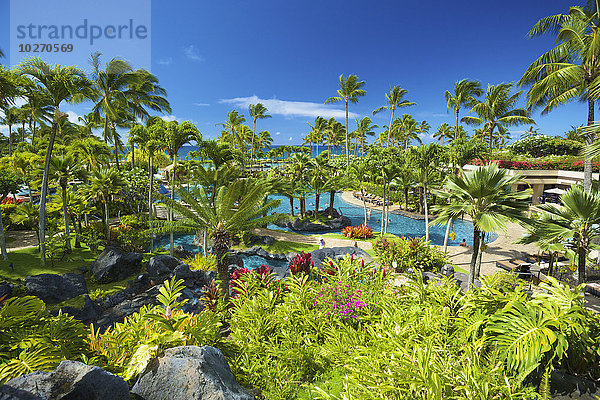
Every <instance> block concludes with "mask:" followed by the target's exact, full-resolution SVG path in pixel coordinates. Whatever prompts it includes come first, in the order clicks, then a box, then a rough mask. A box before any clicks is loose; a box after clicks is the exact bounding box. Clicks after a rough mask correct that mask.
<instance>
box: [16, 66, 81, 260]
mask: <svg viewBox="0 0 600 400" xmlns="http://www.w3.org/2000/svg"><path fill="white" fill-rule="evenodd" d="M17 71H18V72H19V74H20V75H25V76H29V77H31V78H33V79H34V80H35V81H36V82H37V83H39V90H40V92H41V93H43V95H44V96H45V97H47V98H48V99H49V101H50V103H51V106H52V108H53V111H54V116H53V119H52V129H51V132H50V138H49V142H48V147H47V150H46V158H45V161H44V174H43V177H42V188H41V199H40V204H42V205H44V204H46V196H47V193H48V179H49V171H50V160H51V158H52V150H53V148H54V140H55V138H56V130H57V126H58V124H59V122H60V120H61V119H62V118H64V117H65V116H64V114H61V112H60V104H61V103H62V102H63V101H74V100H77V98H78V97H81V96H80V95H82V94H83V95H85V94H87V93H88V88H89V87H90V82H89V81H88V80H87V78H86V77H85V74H84V73H83V71H81V70H80V69H79V68H76V67H65V66H61V65H58V64H57V65H54V66H52V67H51V66H49V65H48V64H47V63H46V62H44V61H42V59H40V58H33V59H29V60H25V61H23V62H22V63H21V64H19V65H18V66H17ZM76 96H77V97H76ZM39 212H40V216H39V225H40V226H39V235H40V264H41V265H42V266H43V265H45V262H46V259H45V258H46V247H45V240H46V233H45V232H46V230H45V224H46V207H40V210H39Z"/></svg>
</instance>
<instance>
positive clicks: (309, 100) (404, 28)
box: [0, 0, 587, 144]
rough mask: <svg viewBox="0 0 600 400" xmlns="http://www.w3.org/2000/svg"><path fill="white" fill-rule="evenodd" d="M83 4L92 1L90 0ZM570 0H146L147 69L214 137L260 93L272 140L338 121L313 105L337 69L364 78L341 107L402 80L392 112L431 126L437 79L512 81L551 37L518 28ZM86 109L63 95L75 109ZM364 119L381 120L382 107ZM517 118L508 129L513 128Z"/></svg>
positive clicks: (290, 140) (579, 115) (558, 116)
mask: <svg viewBox="0 0 600 400" xmlns="http://www.w3.org/2000/svg"><path fill="white" fill-rule="evenodd" d="M23 1H27V0H23ZM124 2H125V3H126V2H127V0H124ZM60 3H61V1H60V0H57V1H55V2H53V4H60ZM0 4H1V6H0V16H1V17H0V48H2V49H3V50H4V51H5V52H8V48H9V43H8V42H9V28H8V22H9V21H8V18H9V17H8V14H9V12H8V11H9V6H8V4H9V1H8V0H0ZM89 4H90V6H89V7H90V12H94V10H93V9H92V8H91V7H98V6H97V5H96V3H93V2H91V1H90V2H89ZM576 4H583V2H581V1H579V2H578V1H575V0H570V1H564V0H554V1H551V2H550V1H547V0H546V1H543V0H527V1H517V0H508V1H494V2H489V1H485V2H484V1H455V2H448V1H439V0H435V1H428V2H417V1H406V0H404V1H397V0H396V1H387V0H386V1H366V0H363V1H358V0H346V1H338V0H334V1H302V2H284V1H270V0H269V1H255V2H249V1H219V2H217V1H210V2H209V1H189V0H174V1H153V2H152V5H151V6H152V13H151V15H152V20H151V40H152V42H151V49H152V52H151V60H152V72H153V73H154V74H156V75H157V76H158V78H159V79H160V82H161V84H162V85H163V86H164V87H165V88H166V89H167V91H168V94H169V96H168V98H169V101H170V102H171V105H172V107H173V113H172V115H170V116H168V117H167V118H169V119H177V120H181V121H183V120H191V121H193V122H194V123H196V125H197V126H198V128H199V129H200V131H201V132H202V133H203V136H204V137H205V138H213V137H216V136H218V134H219V131H220V128H219V127H218V126H215V124H217V123H219V122H223V121H224V120H225V118H226V113H227V112H228V111H230V110H232V109H234V108H235V109H238V110H239V111H241V112H243V113H244V114H245V115H246V117H247V118H248V113H247V104H248V103H256V102H259V101H260V102H263V103H264V104H265V105H266V106H267V107H268V108H269V110H270V113H271V114H272V115H273V118H271V119H267V120H262V121H259V123H258V127H257V130H265V129H266V130H269V131H270V132H271V134H272V136H273V138H274V142H275V143H276V144H297V143H301V137H302V136H304V135H306V133H307V132H308V129H309V127H308V125H307V122H312V121H314V117H315V116H316V115H323V116H336V117H339V118H338V119H339V120H340V121H341V122H343V112H340V111H339V110H342V109H343V105H338V106H335V107H331V106H326V105H324V104H323V103H324V101H325V100H326V99H327V98H328V97H330V96H334V95H335V94H336V89H337V85H338V77H339V75H340V74H344V75H348V74H356V75H358V77H359V78H360V79H361V80H364V81H365V82H366V86H365V89H366V91H367V95H366V96H365V97H362V98H361V99H360V101H359V103H358V104H356V105H351V108H350V111H351V112H353V113H355V114H356V115H357V116H360V117H362V116H367V115H369V116H370V115H371V112H372V111H373V109H375V108H377V107H379V106H381V105H383V104H384V102H385V93H386V92H388V91H389V90H390V88H391V87H393V86H395V85H400V86H402V87H403V88H405V89H407V90H408V91H409V94H408V96H407V98H408V99H409V100H411V101H414V102H416V103H417V105H416V106H413V107H410V108H408V109H405V110H403V111H401V112H407V113H410V114H412V115H413V116H414V117H415V118H416V119H418V120H427V121H428V122H429V124H430V125H431V126H432V131H431V132H430V133H433V132H434V131H435V129H436V128H437V126H439V125H440V124H441V123H443V122H447V123H451V124H452V121H453V116H452V115H451V114H448V113H447V112H446V103H445V99H444V96H443V93H444V91H445V90H447V89H452V88H453V84H454V82H455V81H457V80H460V79H463V78H470V79H477V80H479V81H481V82H482V83H483V85H484V86H487V84H497V83H500V82H514V81H517V80H518V79H519V78H520V77H521V75H522V74H523V72H524V71H525V69H526V68H527V66H528V65H529V64H530V63H531V62H532V61H533V60H534V59H535V58H537V57H538V56H539V55H540V54H541V53H542V52H543V51H545V50H547V49H549V48H550V47H551V46H552V44H553V39H552V38H551V37H544V38H536V39H528V38H527V32H528V30H529V29H530V28H531V26H533V24H534V23H535V22H536V21H537V20H539V19H540V18H541V17H543V16H546V15H550V14H557V13H565V12H567V11H568V8H569V7H570V6H571V5H576ZM111 56H112V55H110V54H106V58H108V57H111ZM124 57H127V55H124ZM83 67H84V68H88V66H87V65H83ZM523 104H524V100H522V101H521V105H523ZM86 108H89V104H87V105H86V104H84V105H77V106H71V105H67V106H65V110H70V111H71V116H72V117H73V118H75V116H76V115H78V114H83V113H85V112H86ZM534 118H535V119H536V121H537V128H539V129H540V131H541V132H543V133H547V134H551V135H558V134H562V133H564V132H565V131H566V130H568V129H569V128H570V127H571V125H579V124H582V123H585V122H586V118H587V111H586V107H585V106H584V105H582V104H579V103H574V104H570V105H567V106H564V107H562V108H560V109H558V110H556V111H553V112H552V113H550V114H549V115H545V116H540V114H539V113H535V114H534ZM372 119H373V120H374V123H376V124H378V125H380V126H381V125H383V124H387V123H389V114H387V113H382V114H379V115H377V116H374V117H372ZM353 126H354V124H353V123H352V122H351V124H350V128H351V129H353ZM526 128H527V126H522V127H517V128H512V131H513V134H512V137H513V139H515V138H518V136H519V135H520V132H521V131H523V130H525V129H526ZM424 141H425V142H429V141H431V138H430V137H425V138H424Z"/></svg>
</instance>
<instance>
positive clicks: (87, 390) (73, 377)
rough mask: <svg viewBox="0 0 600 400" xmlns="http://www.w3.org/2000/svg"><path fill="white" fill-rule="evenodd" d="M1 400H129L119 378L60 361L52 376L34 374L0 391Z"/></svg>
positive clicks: (45, 373) (73, 363)
mask: <svg viewBox="0 0 600 400" xmlns="http://www.w3.org/2000/svg"><path fill="white" fill-rule="evenodd" d="M0 399H3V400H4V399H6V400H8V399H44V400H54V399H69V400H100V399H102V400H104V399H111V400H129V399H130V396H129V386H128V385H127V382H125V381H124V380H123V378H121V377H120V376H117V375H113V374H111V373H109V372H106V371H104V370H103V369H102V368H99V367H93V366H90V365H86V364H83V363H80V362H76V361H69V360H67V361H63V362H61V363H60V364H59V366H58V367H57V368H56V369H55V370H54V371H52V372H39V371H38V372H34V373H32V374H28V375H23V376H20V377H18V378H15V379H12V380H10V381H8V382H7V383H6V385H4V386H2V387H0Z"/></svg>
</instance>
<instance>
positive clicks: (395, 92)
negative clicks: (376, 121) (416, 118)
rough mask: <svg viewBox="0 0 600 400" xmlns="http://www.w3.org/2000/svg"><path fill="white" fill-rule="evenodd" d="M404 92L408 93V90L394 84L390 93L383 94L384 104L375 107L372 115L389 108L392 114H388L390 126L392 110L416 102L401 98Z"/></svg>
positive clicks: (392, 119)
mask: <svg viewBox="0 0 600 400" xmlns="http://www.w3.org/2000/svg"><path fill="white" fill-rule="evenodd" d="M406 94H408V90H406V89H402V88H401V87H400V86H396V87H394V88H393V89H392V90H390V94H387V93H386V94H385V98H386V100H387V102H386V105H385V106H382V107H379V108H377V109H376V110H374V111H373V115H375V114H377V113H380V112H382V111H388V110H390V111H391V112H392V113H391V114H392V115H391V116H390V125H389V126H390V127H391V126H392V121H394V112H395V111H396V109H397V108H403V107H409V106H414V105H416V104H417V103H413V102H411V101H408V100H403V99H402V98H403V97H404V96H406Z"/></svg>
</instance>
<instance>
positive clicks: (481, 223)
mask: <svg viewBox="0 0 600 400" xmlns="http://www.w3.org/2000/svg"><path fill="white" fill-rule="evenodd" d="M520 179H521V177H520V176H519V175H513V176H510V175H508V174H507V172H506V170H504V169H500V168H498V166H497V165H496V164H490V165H487V166H483V167H478V168H477V169H476V170H474V171H470V172H467V173H465V174H464V175H462V176H457V175H449V176H448V179H447V181H446V184H445V185H444V190H443V191H434V193H435V194H436V195H437V196H438V197H439V198H440V199H443V200H445V204H437V205H435V206H434V207H433V210H434V211H437V212H439V214H438V216H437V217H436V218H435V219H434V220H433V221H432V222H431V223H432V224H434V225H435V224H445V223H447V222H448V221H452V220H455V219H457V218H459V217H461V216H463V215H465V214H466V215H468V216H469V217H471V219H472V221H473V254H472V256H471V264H470V269H469V281H468V284H469V287H470V286H471V285H472V284H473V283H474V281H475V278H477V276H478V271H479V269H480V265H478V264H480V263H481V258H480V257H479V252H480V251H482V250H481V248H482V243H481V237H482V236H481V235H482V233H483V234H487V233H492V232H497V231H500V230H503V229H505V226H506V222H507V221H509V220H523V219H524V218H525V212H526V211H527V210H528V209H529V205H528V202H527V199H528V198H529V197H530V196H531V190H529V189H528V190H523V191H516V192H515V191H512V190H511V186H512V185H514V184H516V183H517V182H518V181H519V180H520Z"/></svg>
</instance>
